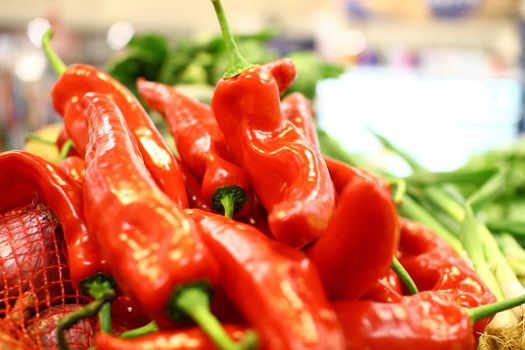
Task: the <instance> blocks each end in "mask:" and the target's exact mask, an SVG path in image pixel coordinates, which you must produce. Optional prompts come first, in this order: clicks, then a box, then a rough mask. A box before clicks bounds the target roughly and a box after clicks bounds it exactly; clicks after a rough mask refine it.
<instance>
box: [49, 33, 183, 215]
mask: <svg viewBox="0 0 525 350" xmlns="http://www.w3.org/2000/svg"><path fill="white" fill-rule="evenodd" d="M50 35H51V32H47V33H46V36H45V37H44V40H43V44H44V48H45V50H46V53H47V54H48V56H49V57H50V61H51V63H52V65H53V67H56V68H55V70H57V72H58V73H59V74H60V78H59V79H58V80H57V82H56V83H55V85H54V86H53V90H52V93H51V95H52V99H53V106H54V108H55V110H56V111H57V113H58V114H59V115H61V116H63V117H64V122H65V127H66V131H67V134H68V135H69V136H70V137H71V139H72V140H73V142H74V144H75V149H76V150H77V151H78V152H79V153H80V154H81V155H85V152H86V144H87V142H88V134H87V121H86V118H85V115H84V110H83V108H82V106H81V105H80V100H81V99H82V96H84V94H85V93H87V92H96V93H102V94H108V95H110V96H111V98H112V100H113V101H114V102H115V104H116V105H117V106H118V107H119V109H120V110H121V111H122V114H123V115H124V116H125V117H126V122H127V123H128V125H129V127H130V129H131V130H132V131H133V135H134V136H135V138H136V140H137V144H138V147H139V150H140V153H141V155H142V158H143V159H144V163H145V164H146V167H147V169H148V170H149V172H150V173H151V175H152V176H153V178H154V180H155V182H156V183H157V185H158V186H159V187H160V188H161V189H162V190H163V191H164V192H165V193H166V194H167V195H168V197H170V198H171V199H172V200H173V201H174V202H175V203H176V204H177V205H178V206H179V207H181V208H186V207H187V206H188V199H187V197H186V190H185V187H184V182H183V179H182V174H181V171H180V167H179V164H178V162H177V160H176V159H175V156H174V155H173V152H171V150H170V149H169V147H168V145H167V144H166V142H165V141H164V139H163V138H162V135H161V134H160V132H159V131H158V130H157V128H156V127H155V125H154V124H153V122H152V121H151V119H150V118H149V116H148V115H147V113H146V111H144V109H143V108H142V106H141V104H140V103H139V102H138V101H137V99H136V98H135V96H133V94H132V93H131V92H130V91H129V90H128V89H127V88H126V87H125V86H124V85H122V84H121V83H119V82H118V81H117V80H115V79H113V78H112V77H111V76H109V75H108V74H106V73H105V72H103V71H101V70H98V69H97V68H95V67H92V66H89V65H85V64H74V65H71V66H69V67H67V68H66V67H65V65H64V64H63V63H62V62H61V61H60V59H59V58H58V57H57V56H56V54H54V52H52V50H51V49H50V46H49V39H50Z"/></svg>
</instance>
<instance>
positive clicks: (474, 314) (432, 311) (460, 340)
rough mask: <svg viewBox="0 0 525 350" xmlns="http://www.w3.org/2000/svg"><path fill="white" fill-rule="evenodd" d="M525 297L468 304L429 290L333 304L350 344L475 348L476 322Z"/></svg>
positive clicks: (416, 349) (409, 349)
mask: <svg viewBox="0 0 525 350" xmlns="http://www.w3.org/2000/svg"><path fill="white" fill-rule="evenodd" d="M524 302H525V295H522V296H520V297H517V298H513V299H508V300H505V301H502V302H499V303H496V304H490V305H483V306H479V307H476V308H472V309H465V308H463V307H462V306H461V305H459V304H458V303H457V301H456V299H455V298H454V296H453V295H451V294H449V293H446V292H434V291H426V292H421V293H418V294H414V295H411V296H405V297H403V298H402V299H401V301H400V302H397V303H378V302H371V301H362V300H359V301H341V302H337V303H334V308H335V311H336V313H337V316H338V317H339V320H340V321H341V325H342V326H343V331H344V335H345V343H346V349H347V350H353V349H355V350H361V349H367V350H420V349H425V350H450V349H457V350H474V349H475V347H476V338H475V336H474V329H473V326H472V325H473V324H474V323H476V322H479V320H480V319H483V318H487V317H488V316H489V315H493V314H496V313H497V312H500V311H503V310H507V309H510V308H512V307H515V306H517V305H521V304H523V303H524Z"/></svg>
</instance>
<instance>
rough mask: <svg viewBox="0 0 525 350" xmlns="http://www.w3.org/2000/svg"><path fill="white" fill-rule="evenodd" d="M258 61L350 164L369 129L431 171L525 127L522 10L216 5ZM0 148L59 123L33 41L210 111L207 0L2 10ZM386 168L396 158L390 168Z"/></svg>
mask: <svg viewBox="0 0 525 350" xmlns="http://www.w3.org/2000/svg"><path fill="white" fill-rule="evenodd" d="M223 3H224V7H225V9H226V11H227V14H228V16H229V19H230V24H231V27H232V29H233V31H234V32H235V33H237V34H238V35H239V36H240V38H239V40H240V41H241V50H242V51H243V53H245V54H246V56H248V59H250V60H251V61H253V62H264V61H267V60H270V59H273V58H275V57H278V56H284V55H288V56H291V57H293V58H294V60H296V63H297V66H298V73H299V78H298V81H297V83H296V84H295V85H294V87H293V89H294V90H296V91H301V92H303V93H305V94H307V95H308V96H310V97H311V98H312V99H313V100H314V101H315V109H316V114H317V120H318V124H319V125H320V126H321V127H322V128H323V129H325V130H326V131H327V132H328V133H329V134H331V135H332V136H333V137H334V138H336V139H337V140H339V141H340V142H341V144H342V145H343V146H344V147H345V148H347V149H349V150H351V151H352V152H355V153H360V154H364V155H367V156H369V157H371V158H377V159H381V161H382V162H384V163H386V164H388V165H389V166H390V167H392V168H393V169H395V171H398V172H399V173H400V174H402V173H403V172H404V171H406V169H404V168H403V166H402V165H401V164H396V163H392V164H389V162H390V160H389V158H388V156H386V155H385V154H382V153H381V151H380V147H379V145H378V143H377V142H376V141H375V139H374V137H373V136H372V135H371V133H370V131H369V130H370V129H372V130H375V131H377V132H379V133H381V134H383V135H385V136H387V137H388V138H390V139H391V140H392V141H394V142H395V143H396V144H397V145H398V146H400V147H401V148H404V149H405V150H407V151H409V152H410V153H411V154H412V155H413V156H414V157H415V158H416V159H418V160H419V161H421V162H422V163H423V164H424V165H426V166H427V167H429V168H430V169H431V170H449V169H454V168H457V167H459V166H461V165H462V164H464V163H465V162H467V161H468V160H469V159H470V158H471V157H472V156H473V155H475V154H479V153H483V152H486V151H488V150H491V149H494V148H497V147H500V146H505V145H508V144H511V143H513V142H516V141H517V140H518V137H519V134H520V132H521V131H522V130H523V129H524V128H525V122H524V120H525V118H524V115H525V108H524V107H525V94H524V89H523V84H524V82H523V70H524V64H525V57H524V56H525V54H524V50H525V24H524V18H525V17H524V16H525V0H403V1H391V0H286V1H277V0H250V1H247V0H223ZM0 9H1V10H0V150H5V149H15V148H16V149H18V148H22V147H24V137H25V135H27V133H29V132H33V131H35V130H38V129H40V128H42V127H44V126H45V125H48V124H50V123H56V122H59V121H60V118H59V117H58V116H57V115H56V113H55V112H54V110H53V108H52V105H51V102H50V91H51V88H52V85H53V82H54V81H55V80H56V76H55V75H54V73H53V71H52V70H51V68H50V66H49V64H48V62H47V60H46V58H45V56H44V54H43V52H42V50H41V48H40V38H41V36H42V33H43V32H44V31H45V30H46V29H47V28H48V27H49V26H53V27H54V28H55V37H54V39H53V46H54V48H55V49H56V51H57V52H58V54H59V55H60V56H61V57H62V58H63V59H64V61H65V62H66V63H67V64H71V63H76V62H83V63H89V64H92V65H95V66H98V67H100V68H103V69H106V70H107V71H109V72H110V73H111V74H113V75H114V76H115V77H117V78H118V79H120V80H121V81H123V82H124V83H126V84H128V85H129V86H130V87H132V86H133V81H134V79H135V78H136V77H137V76H145V77H146V78H148V79H155V80H159V81H164V82H168V83H170V84H174V85H175V84H176V85H184V88H185V89H186V91H188V93H191V94H193V95H195V96H198V97H200V98H202V99H203V100H209V98H210V94H211V91H212V88H211V86H213V84H214V82H215V81H216V80H217V79H218V78H219V77H220V74H221V72H222V69H223V67H224V60H225V58H224V56H223V55H221V53H222V51H221V45H220V40H218V39H217V38H216V35H217V34H218V33H219V27H218V24H217V21H216V19H215V17H214V14H213V8H212V6H211V4H210V2H209V0H198V1H185V0H147V1H146V0H89V1H87V0H17V1H12V0H0ZM392 162H393V160H392Z"/></svg>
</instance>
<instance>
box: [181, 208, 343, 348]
mask: <svg viewBox="0 0 525 350" xmlns="http://www.w3.org/2000/svg"><path fill="white" fill-rule="evenodd" d="M186 212H187V213H188V214H190V215H191V216H192V217H193V219H194V220H195V222H196V223H197V225H198V226H199V228H200V230H201V233H202V237H203V239H204V241H205V243H206V245H207V246H208V247H209V249H210V250H211V251H212V253H213V254H214V255H215V257H216V259H217V260H218V261H219V262H220V267H221V274H222V283H221V285H222V287H223V289H224V291H225V292H226V294H227V295H228V296H229V297H230V299H231V300H233V301H235V302H236V304H237V306H238V307H239V309H240V310H241V312H242V313H243V315H244V316H245V317H246V319H247V320H248V321H249V322H250V324H252V325H253V326H254V327H255V328H256V329H257V331H258V333H259V335H260V337H261V342H262V345H263V346H264V347H267V348H268V349H281V350H284V349H331V350H335V349H341V348H342V344H343V343H342V335H341V330H340V325H339V324H338V322H337V320H336V318H335V317H334V316H335V315H334V314H333V311H332V309H331V306H330V304H329V303H328V301H327V299H326V296H325V293H324V290H323V287H322V285H321V281H320V279H319V275H318V274H317V271H316V270H315V267H314V266H313V264H312V263H311V262H310V260H309V259H307V258H306V257H305V256H304V254H303V253H301V252H299V251H297V250H295V249H292V248H290V247H287V246H285V245H283V244H281V243H279V242H277V241H274V240H272V239H270V238H268V237H266V236H265V235H264V234H262V233H260V232H259V231H257V230H256V229H255V228H254V227H252V226H249V225H246V224H241V223H238V222H235V221H233V220H230V219H228V218H226V217H223V216H219V215H215V214H212V213H207V212H204V211H199V210H188V211H186Z"/></svg>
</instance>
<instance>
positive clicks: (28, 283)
mask: <svg viewBox="0 0 525 350" xmlns="http://www.w3.org/2000/svg"><path fill="white" fill-rule="evenodd" d="M86 302H87V300H86V299H85V298H84V297H83V296H82V295H79V294H78V293H77V292H76V291H75V290H74V289H73V286H72V284H71V281H70V278H69V272H68V267H67V262H66V249H65V244H64V241H63V239H62V232H61V228H60V225H59V223H58V221H57V219H56V218H55V216H54V215H53V213H52V212H51V211H50V210H49V208H47V207H46V206H45V205H43V204H42V203H39V202H34V203H31V204H29V205H27V206H24V207H20V208H17V209H14V210H11V211H9V212H6V213H0V350H4V349H10V350H11V349H24V350H25V349H58V344H57V340H56V339H57V338H56V328H57V323H58V320H59V319H60V318H61V317H62V316H64V315H65V314H67V313H69V312H71V311H74V310H76V309H78V308H80V307H82V306H83V304H85V303H86ZM94 333H95V321H94V320H91V319H89V320H82V321H80V322H78V323H77V324H76V325H75V326H73V327H72V328H71V329H69V330H68V331H67V333H66V339H67V341H68V345H69V349H87V348H88V347H89V346H90V345H91V342H92V338H93V335H94Z"/></svg>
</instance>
